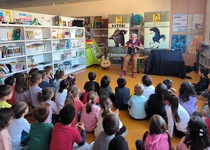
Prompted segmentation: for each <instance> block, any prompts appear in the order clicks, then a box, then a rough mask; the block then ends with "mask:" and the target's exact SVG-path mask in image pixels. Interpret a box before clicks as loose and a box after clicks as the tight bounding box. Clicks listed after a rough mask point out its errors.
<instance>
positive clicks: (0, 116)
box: [0, 108, 13, 150]
mask: <svg viewBox="0 0 210 150" xmlns="http://www.w3.org/2000/svg"><path fill="white" fill-rule="evenodd" d="M12 120H13V113H12V109H10V108H1V109H0V150H11V149H12V143H11V137H10V135H9V132H8V130H7V127H8V125H10V124H11V123H12Z"/></svg>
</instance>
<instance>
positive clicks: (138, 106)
mask: <svg viewBox="0 0 210 150" xmlns="http://www.w3.org/2000/svg"><path fill="white" fill-rule="evenodd" d="M143 88H144V87H143V85H142V84H136V85H135V87H134V92H135V93H134V95H132V96H131V97H130V99H129V101H128V111H129V115H130V116H131V117H132V118H134V119H144V118H146V117H147V114H146V111H145V105H146V103H147V98H146V97H145V96H143V93H144V89H143Z"/></svg>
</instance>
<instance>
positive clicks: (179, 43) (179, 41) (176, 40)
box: [171, 35, 186, 53]
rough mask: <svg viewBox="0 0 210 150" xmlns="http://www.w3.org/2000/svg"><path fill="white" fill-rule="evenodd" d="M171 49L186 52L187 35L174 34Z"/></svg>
mask: <svg viewBox="0 0 210 150" xmlns="http://www.w3.org/2000/svg"><path fill="white" fill-rule="evenodd" d="M171 50H173V51H179V52H182V53H185V50H186V35H172V39H171Z"/></svg>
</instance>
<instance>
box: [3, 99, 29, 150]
mask: <svg viewBox="0 0 210 150" xmlns="http://www.w3.org/2000/svg"><path fill="white" fill-rule="evenodd" d="M12 110H13V114H14V115H13V116H14V120H13V122H12V123H11V124H10V125H9V126H8V128H7V129H8V131H9V134H10V136H11V141H12V149H13V150H21V149H22V148H23V147H22V146H23V145H25V144H27V143H28V141H29V131H30V124H29V123H28V121H27V120H26V119H25V118H24V117H25V115H26V114H27V113H28V110H29V108H28V105H27V103H26V102H18V103H16V104H15V105H13V106H12ZM24 137H25V138H24ZM23 139H24V140H23Z"/></svg>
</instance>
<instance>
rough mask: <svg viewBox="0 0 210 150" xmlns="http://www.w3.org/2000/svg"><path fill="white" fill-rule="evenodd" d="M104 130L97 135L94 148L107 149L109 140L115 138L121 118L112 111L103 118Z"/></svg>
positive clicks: (96, 149)
mask: <svg viewBox="0 0 210 150" xmlns="http://www.w3.org/2000/svg"><path fill="white" fill-rule="evenodd" d="M102 124H103V128H104V131H101V133H100V134H99V135H98V136H97V137H96V139H95V142H94V144H93V148H92V150H107V149H108V146H109V142H110V141H111V140H112V139H113V138H114V136H115V133H116V132H117V130H118V129H119V119H118V117H117V115H115V114H113V113H110V114H107V115H106V116H105V117H104V119H103V122H102Z"/></svg>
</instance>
